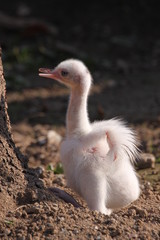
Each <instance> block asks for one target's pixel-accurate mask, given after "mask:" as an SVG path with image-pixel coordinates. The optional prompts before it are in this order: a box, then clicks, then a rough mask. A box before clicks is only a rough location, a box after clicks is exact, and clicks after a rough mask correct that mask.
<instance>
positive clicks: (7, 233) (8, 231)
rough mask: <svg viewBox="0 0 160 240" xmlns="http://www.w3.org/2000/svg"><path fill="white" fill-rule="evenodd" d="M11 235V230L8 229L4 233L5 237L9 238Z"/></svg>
mask: <svg viewBox="0 0 160 240" xmlns="http://www.w3.org/2000/svg"><path fill="white" fill-rule="evenodd" d="M10 233H11V231H10V229H8V228H7V229H5V231H4V234H5V235H7V236H8V235H9V234H10Z"/></svg>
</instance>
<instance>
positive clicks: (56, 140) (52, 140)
mask: <svg viewBox="0 0 160 240" xmlns="http://www.w3.org/2000/svg"><path fill="white" fill-rule="evenodd" d="M47 140H48V143H49V144H54V145H56V146H59V144H60V142H61V141H62V137H61V136H60V135H59V134H58V133H57V132H55V131H53V130H50V131H48V134H47Z"/></svg>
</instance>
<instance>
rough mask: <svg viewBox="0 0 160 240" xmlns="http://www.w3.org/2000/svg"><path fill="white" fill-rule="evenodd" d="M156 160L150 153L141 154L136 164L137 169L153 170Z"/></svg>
mask: <svg viewBox="0 0 160 240" xmlns="http://www.w3.org/2000/svg"><path fill="white" fill-rule="evenodd" d="M155 162H156V158H155V156H154V155H153V154H151V153H141V154H140V158H139V159H138V161H137V162H136V167H137V168H138V169H145V168H155Z"/></svg>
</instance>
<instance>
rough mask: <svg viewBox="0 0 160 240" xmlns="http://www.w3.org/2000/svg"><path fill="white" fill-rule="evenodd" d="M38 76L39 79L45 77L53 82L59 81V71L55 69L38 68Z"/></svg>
mask: <svg viewBox="0 0 160 240" xmlns="http://www.w3.org/2000/svg"><path fill="white" fill-rule="evenodd" d="M39 72H40V73H39V76H40V77H46V78H52V79H55V80H60V75H59V71H57V70H56V69H49V68H39Z"/></svg>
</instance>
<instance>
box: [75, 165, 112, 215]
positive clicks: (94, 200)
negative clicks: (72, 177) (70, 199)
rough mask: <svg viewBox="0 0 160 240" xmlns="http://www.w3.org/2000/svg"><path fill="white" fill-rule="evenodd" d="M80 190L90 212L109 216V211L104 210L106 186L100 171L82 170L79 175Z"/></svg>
mask: <svg viewBox="0 0 160 240" xmlns="http://www.w3.org/2000/svg"><path fill="white" fill-rule="evenodd" d="M79 180H80V190H81V195H82V197H83V198H84V199H85V200H86V202H87V205H88V207H89V208H90V209H91V210H94V211H95V210H96V211H99V212H101V213H103V214H106V215H110V214H111V210H110V209H107V208H106V200H107V192H106V191H107V186H106V178H105V177H104V176H103V174H102V172H101V171H99V170H98V171H97V170H96V169H94V170H93V171H92V170H91V169H84V170H83V172H82V173H81V175H80V178H79Z"/></svg>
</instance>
